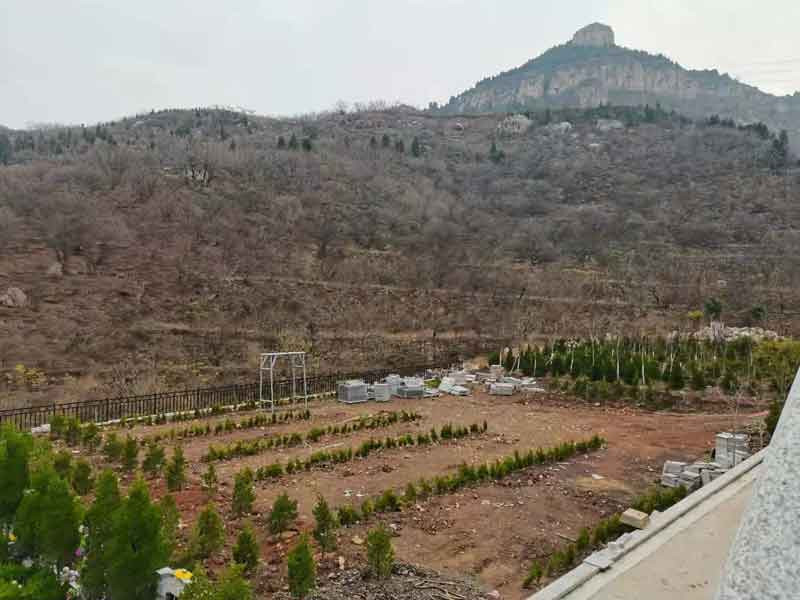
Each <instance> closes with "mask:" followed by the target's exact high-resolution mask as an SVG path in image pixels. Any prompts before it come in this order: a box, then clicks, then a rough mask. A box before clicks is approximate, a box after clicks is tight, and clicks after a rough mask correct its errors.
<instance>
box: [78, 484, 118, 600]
mask: <svg viewBox="0 0 800 600" xmlns="http://www.w3.org/2000/svg"><path fill="white" fill-rule="evenodd" d="M96 487H97V492H96V494H95V498H94V502H92V505H91V506H90V507H89V510H88V511H87V512H86V518H85V519H84V523H85V525H86V529H87V530H88V531H87V536H86V559H85V561H84V564H83V568H82V569H81V586H82V587H83V590H84V593H85V594H86V596H87V597H89V598H103V597H107V596H108V580H107V577H106V574H107V572H108V565H109V564H110V560H111V557H110V556H109V551H108V546H107V544H108V543H109V540H110V539H111V537H112V533H113V530H112V526H113V518H114V515H115V514H116V512H117V509H119V507H120V506H121V504H122V500H121V498H120V493H119V484H118V481H117V476H116V475H115V474H114V473H113V471H110V470H109V469H106V470H105V471H103V472H102V473H100V475H99V476H98V478H97V486H96Z"/></svg>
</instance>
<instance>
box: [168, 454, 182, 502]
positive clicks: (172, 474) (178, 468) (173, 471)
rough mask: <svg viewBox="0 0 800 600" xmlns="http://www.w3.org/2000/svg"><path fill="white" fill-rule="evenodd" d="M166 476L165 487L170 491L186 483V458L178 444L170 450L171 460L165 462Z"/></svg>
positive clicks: (176, 489) (180, 487)
mask: <svg viewBox="0 0 800 600" xmlns="http://www.w3.org/2000/svg"><path fill="white" fill-rule="evenodd" d="M166 478H167V489H168V490H169V491H170V492H176V491H178V490H181V489H183V486H184V485H186V458H184V456H183V448H181V447H180V446H175V450H173V452H172V460H170V461H169V463H168V464H167V469H166Z"/></svg>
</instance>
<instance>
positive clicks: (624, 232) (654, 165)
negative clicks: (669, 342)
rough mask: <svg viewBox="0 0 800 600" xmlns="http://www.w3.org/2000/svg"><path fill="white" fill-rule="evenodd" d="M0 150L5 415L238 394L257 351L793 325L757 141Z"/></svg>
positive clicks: (548, 131)
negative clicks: (232, 385)
mask: <svg viewBox="0 0 800 600" xmlns="http://www.w3.org/2000/svg"><path fill="white" fill-rule="evenodd" d="M565 123H567V124H565ZM0 137H2V139H3V140H4V143H3V144H2V146H3V148H4V154H3V158H4V161H5V162H6V163H7V165H6V166H0V368H2V369H4V372H5V373H7V382H6V383H5V384H4V386H3V387H2V388H0V393H3V394H6V395H7V396H8V397H10V396H11V395H12V394H15V395H17V397H19V396H18V395H19V394H20V393H21V392H23V391H25V393H30V394H32V395H34V396H41V397H43V398H48V399H49V400H53V399H54V398H53V394H54V393H57V394H63V395H65V396H69V395H79V396H81V397H85V396H86V395H87V394H89V393H91V394H101V393H117V392H130V391H142V390H145V389H151V388H153V387H166V386H171V385H178V384H181V385H183V384H203V383H210V382H216V381H221V380H225V381H230V380H233V379H236V378H251V377H252V376H253V366H254V363H253V359H254V356H255V353H256V352H257V351H260V350H262V349H267V348H278V347H280V348H285V349H289V348H290V347H291V348H298V347H305V348H307V349H309V350H311V351H312V352H314V353H315V355H316V356H317V361H318V362H317V363H316V365H317V367H318V368H320V369H333V368H337V367H350V366H368V365H374V366H378V365H382V364H386V365H391V364H401V363H403V364H407V363H409V362H417V361H425V360H432V359H441V358H448V357H455V356H456V355H457V353H459V352H464V353H468V352H475V351H478V350H485V349H496V348H498V347H499V346H500V345H501V344H506V345H507V344H511V343H513V342H515V341H518V340H520V339H522V338H535V337H537V336H551V335H577V334H589V333H593V332H600V331H602V332H603V333H605V332H608V331H612V332H613V331H619V332H624V333H631V332H637V331H639V332H656V331H668V330H671V329H675V328H688V327H692V326H693V323H694V321H692V320H691V319H688V318H687V317H686V315H687V313H688V312H689V311H691V310H696V309H700V310H702V308H703V306H704V304H705V303H706V302H707V301H708V300H709V299H711V298H715V299H717V300H719V302H720V304H721V306H722V318H723V320H725V321H726V322H728V323H730V324H742V323H751V324H757V325H765V326H768V327H770V328H773V329H776V330H778V331H780V332H795V333H796V332H797V331H798V330H800V319H799V318H798V317H800V311H798V308H797V307H798V306H800V293H798V288H797V281H800V255H798V252H797V249H798V248H800V177H799V176H798V172H797V169H796V167H795V166H794V164H795V159H794V158H793V157H792V156H791V155H790V154H789V153H788V149H787V144H786V140H785V138H780V137H778V136H776V135H775V134H774V133H773V132H770V131H768V130H766V128H764V127H763V126H751V127H748V128H738V127H736V126H734V125H733V123H732V122H728V121H725V120H720V119H712V120H710V121H709V120H704V121H700V122H696V121H692V120H689V119H687V118H684V117H681V116H679V115H677V114H675V113H672V112H666V111H663V110H660V109H653V108H650V107H639V108H616V107H607V106H603V107H600V108H596V109H591V110H563V111H542V112H536V113H530V114H528V116H524V115H516V116H510V117H509V116H506V115H484V116H437V115H435V114H432V113H421V112H418V111H414V110H411V109H406V108H403V107H396V108H391V109H389V108H385V107H373V109H372V110H360V111H352V112H336V113H328V114H323V115H315V116H310V117H305V118H302V119H301V118H298V119H270V118H264V117H258V116H253V115H246V114H241V113H237V112H232V111H227V110H217V109H198V110H186V111H179V110H167V111H161V112H154V113H150V114H143V115H138V116H136V117H131V118H127V119H123V120H120V121H116V122H113V123H105V124H100V125H97V126H91V127H86V128H83V127H69V128H66V127H53V128H48V129H42V130H35V131H33V130H32V131H24V132H20V131H5V132H2V133H0ZM13 288H16V289H13ZM10 289H11V290H12V291H11V293H9V290H10ZM17 292H22V295H21V296H20V295H19V294H18V293H17ZM17 365H24V367H23V368H22V369H20V368H16V369H15V367H16V366H17ZM67 373H69V374H71V376H70V377H67V379H66V380H64V375H65V374H67ZM64 381H66V384H67V387H64V388H62V387H54V386H55V385H56V384H58V385H59V386H60V384H61V383H62V382H64ZM70 386H71V387H70ZM26 390H27V391H26ZM31 390H33V391H31ZM37 390H38V391H37Z"/></svg>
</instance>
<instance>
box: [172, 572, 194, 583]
mask: <svg viewBox="0 0 800 600" xmlns="http://www.w3.org/2000/svg"><path fill="white" fill-rule="evenodd" d="M173 574H174V575H175V577H177V578H178V579H180V580H181V581H189V580H190V579H191V578H192V573H191V572H190V571H187V570H186V569H175V571H174V572H173Z"/></svg>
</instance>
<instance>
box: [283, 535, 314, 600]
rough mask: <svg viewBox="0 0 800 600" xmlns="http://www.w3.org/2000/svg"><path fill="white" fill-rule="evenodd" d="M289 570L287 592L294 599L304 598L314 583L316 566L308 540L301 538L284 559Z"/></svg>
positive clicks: (304, 537)
mask: <svg viewBox="0 0 800 600" xmlns="http://www.w3.org/2000/svg"><path fill="white" fill-rule="evenodd" d="M286 560H287V564H288V570H289V591H290V592H291V593H292V596H294V597H295V598H305V597H306V596H307V595H308V593H309V592H310V591H311V590H312V589H314V585H315V583H316V574H317V573H316V571H317V569H316V565H315V564H314V556H313V555H312V554H311V548H310V547H309V545H308V538H306V536H305V535H304V536H302V537H301V538H300V541H299V542H298V544H297V545H296V546H295V547H294V548H293V549H292V550H291V552H289V555H288V556H287V558H286Z"/></svg>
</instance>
